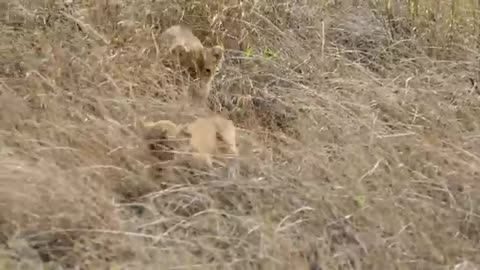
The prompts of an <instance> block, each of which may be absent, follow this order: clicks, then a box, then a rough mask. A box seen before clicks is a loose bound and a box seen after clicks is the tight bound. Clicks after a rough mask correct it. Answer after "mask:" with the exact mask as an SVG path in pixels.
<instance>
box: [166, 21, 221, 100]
mask: <svg viewBox="0 0 480 270" xmlns="http://www.w3.org/2000/svg"><path fill="white" fill-rule="evenodd" d="M159 39H160V42H159V43H160V44H161V50H162V51H166V52H168V53H169V54H170V55H171V56H173V57H175V58H176V59H175V60H177V61H179V64H180V66H181V67H183V68H186V69H187V70H188V72H189V73H190V75H191V76H192V77H193V78H194V79H196V82H197V84H195V85H194V88H193V89H192V91H191V94H192V96H193V98H194V99H196V100H202V101H203V100H206V99H207V97H208V95H209V93H210V90H211V84H212V80H213V77H214V76H215V74H216V72H217V71H218V70H219V69H220V67H221V64H222V61H223V56H224V53H223V48H222V47H220V46H218V45H217V46H213V47H204V46H203V44H202V42H201V41H200V40H199V39H198V37H196V36H195V35H194V34H193V32H192V31H191V30H190V28H188V27H186V26H183V25H174V26H171V27H170V28H168V29H167V30H165V31H164V32H163V33H162V34H161V35H160V37H159Z"/></svg>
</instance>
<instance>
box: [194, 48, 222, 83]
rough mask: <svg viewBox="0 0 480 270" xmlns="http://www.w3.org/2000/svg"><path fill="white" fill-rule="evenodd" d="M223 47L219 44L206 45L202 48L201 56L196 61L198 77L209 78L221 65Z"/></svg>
mask: <svg viewBox="0 0 480 270" xmlns="http://www.w3.org/2000/svg"><path fill="white" fill-rule="evenodd" d="M222 62H223V48H222V47H220V46H213V47H207V48H204V49H203V54H202V57H200V58H199V59H198V62H197V69H198V70H197V72H198V73H199V77H200V78H210V77H213V76H215V74H216V73H217V72H218V71H219V70H220V68H221V67H222Z"/></svg>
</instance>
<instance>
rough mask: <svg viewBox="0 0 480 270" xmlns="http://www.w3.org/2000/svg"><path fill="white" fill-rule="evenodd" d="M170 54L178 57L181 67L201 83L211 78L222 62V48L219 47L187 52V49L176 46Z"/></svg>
mask: <svg viewBox="0 0 480 270" xmlns="http://www.w3.org/2000/svg"><path fill="white" fill-rule="evenodd" d="M172 52H173V53H174V54H175V55H176V56H177V57H179V59H180V63H181V65H182V66H184V67H186V68H187V69H188V71H189V73H190V75H191V76H192V77H194V78H196V79H200V80H202V81H205V80H207V81H208V80H210V79H211V78H213V77H214V76H215V74H216V73H217V72H218V70H220V68H221V64H222V62H223V48H222V47H220V46H213V47H205V48H201V49H197V50H188V48H187V47H185V46H183V45H178V46H176V47H175V48H174V49H173V50H172Z"/></svg>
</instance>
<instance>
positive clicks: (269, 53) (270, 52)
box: [263, 48, 277, 59]
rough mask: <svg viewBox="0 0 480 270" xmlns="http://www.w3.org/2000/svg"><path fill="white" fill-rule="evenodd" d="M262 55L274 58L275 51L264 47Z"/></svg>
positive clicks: (275, 55) (275, 56)
mask: <svg viewBox="0 0 480 270" xmlns="http://www.w3.org/2000/svg"><path fill="white" fill-rule="evenodd" d="M263 56H264V57H265V58H268V59H275V58H277V53H276V52H274V51H273V50H272V49H270V48H265V49H264V50H263Z"/></svg>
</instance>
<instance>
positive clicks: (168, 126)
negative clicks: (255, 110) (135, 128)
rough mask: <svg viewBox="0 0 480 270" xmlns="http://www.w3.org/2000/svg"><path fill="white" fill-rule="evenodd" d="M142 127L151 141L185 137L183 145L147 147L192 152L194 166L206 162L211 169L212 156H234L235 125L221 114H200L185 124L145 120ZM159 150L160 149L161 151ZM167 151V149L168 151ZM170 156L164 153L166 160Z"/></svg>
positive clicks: (178, 139) (236, 152)
mask: <svg viewBox="0 0 480 270" xmlns="http://www.w3.org/2000/svg"><path fill="white" fill-rule="evenodd" d="M144 127H145V128H146V129H147V134H146V136H145V137H146V138H148V139H150V140H152V139H155V138H154V137H158V138H156V139H157V140H165V139H166V140H168V141H170V142H172V141H177V142H178V141H181V140H182V139H186V140H187V141H188V143H187V144H186V145H185V144H184V145H180V144H175V146H174V147H172V145H171V144H170V145H168V146H167V145H164V144H165V143H160V144H162V147H158V146H157V147H152V146H150V149H151V150H157V149H160V148H162V149H165V148H167V149H168V150H175V149H174V148H177V150H176V151H175V152H181V151H179V150H184V151H189V152H190V151H191V152H193V161H194V163H196V164H195V165H200V166H202V165H206V166H207V167H209V168H211V167H212V165H213V160H212V156H215V157H216V158H218V159H220V160H222V159H223V158H227V159H229V158H233V157H236V156H237V155H238V149H237V144H236V142H237V139H236V131H235V125H234V124H233V122H232V121H231V120H227V119H225V118H223V117H221V116H218V115H214V116H208V117H201V118H198V119H196V120H195V121H193V122H191V123H188V124H185V125H176V124H175V123H173V122H171V121H168V120H162V121H158V122H149V123H145V124H144ZM161 152H163V151H161ZM170 152H171V151H170ZM155 156H157V157H160V156H162V157H163V158H161V159H165V158H166V156H165V155H159V153H157V154H155ZM173 158H174V157H173V155H168V159H173Z"/></svg>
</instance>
